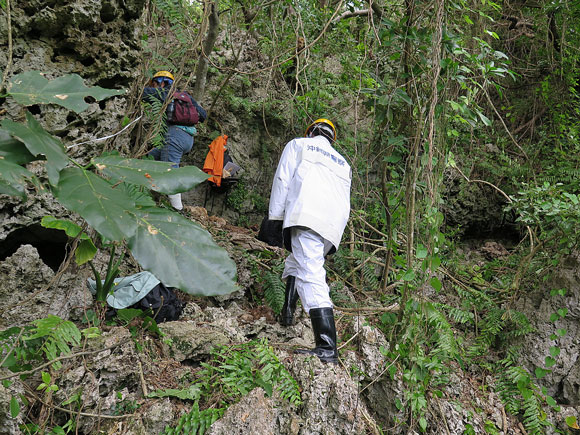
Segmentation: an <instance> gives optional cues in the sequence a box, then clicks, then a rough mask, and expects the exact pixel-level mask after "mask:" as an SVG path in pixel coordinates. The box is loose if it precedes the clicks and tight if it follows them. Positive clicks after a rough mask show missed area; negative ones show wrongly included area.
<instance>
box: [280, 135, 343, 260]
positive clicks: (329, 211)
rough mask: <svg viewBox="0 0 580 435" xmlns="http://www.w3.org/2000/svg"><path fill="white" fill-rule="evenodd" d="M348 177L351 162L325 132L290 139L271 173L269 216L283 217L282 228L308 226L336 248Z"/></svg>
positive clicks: (340, 234) (341, 227)
mask: <svg viewBox="0 0 580 435" xmlns="http://www.w3.org/2000/svg"><path fill="white" fill-rule="evenodd" d="M351 178H352V173H351V169H350V165H349V164H348V163H347V162H346V160H345V158H344V157H342V156H341V155H340V154H339V153H338V152H337V151H336V150H335V149H334V148H333V147H332V146H331V145H330V142H329V141H328V140H327V139H326V138H325V137H324V136H315V137H313V138H297V139H293V140H291V141H290V142H288V143H287V144H286V147H285V148H284V151H283V152H282V157H280V162H279V163H278V169H276V175H274V181H273V183H272V194H271V196H270V210H269V216H268V217H269V219H271V220H283V221H284V223H283V228H289V227H294V226H303V227H307V228H310V229H311V230H313V231H316V232H317V233H318V234H320V235H321V236H322V237H324V238H325V239H326V240H328V241H329V242H331V243H332V244H333V245H334V247H335V248H336V249H338V245H339V244H340V239H341V238H342V233H343V232H344V228H345V227H346V223H347V221H348V215H349V213H350V182H351Z"/></svg>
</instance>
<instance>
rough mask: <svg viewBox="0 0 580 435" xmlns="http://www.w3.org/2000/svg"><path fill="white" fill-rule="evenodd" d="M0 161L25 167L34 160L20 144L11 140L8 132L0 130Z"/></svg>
mask: <svg viewBox="0 0 580 435" xmlns="http://www.w3.org/2000/svg"><path fill="white" fill-rule="evenodd" d="M0 160H6V161H9V162H12V163H16V164H17V165H25V164H26V163H30V162H32V161H33V160H36V158H35V157H34V156H33V155H32V154H31V153H30V151H28V148H26V146H25V145H24V144H23V143H22V142H20V141H19V140H18V139H15V138H13V137H12V135H11V134H10V133H9V132H7V131H5V130H0Z"/></svg>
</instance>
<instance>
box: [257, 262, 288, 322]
mask: <svg viewBox="0 0 580 435" xmlns="http://www.w3.org/2000/svg"><path fill="white" fill-rule="evenodd" d="M263 286H264V299H266V302H267V303H268V305H269V306H270V308H272V310H273V311H274V313H276V314H280V311H282V306H283V305H284V298H285V295H286V285H285V284H284V283H283V282H282V280H281V279H280V275H279V274H277V273H273V272H270V271H267V272H266V273H264V280H263Z"/></svg>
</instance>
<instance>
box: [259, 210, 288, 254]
mask: <svg viewBox="0 0 580 435" xmlns="http://www.w3.org/2000/svg"><path fill="white" fill-rule="evenodd" d="M258 240H261V241H262V242H265V243H267V244H268V245H270V246H277V247H278V248H283V247H284V241H283V235H282V221H272V220H270V219H268V216H266V217H264V219H263V220H262V225H260V231H259V232H258Z"/></svg>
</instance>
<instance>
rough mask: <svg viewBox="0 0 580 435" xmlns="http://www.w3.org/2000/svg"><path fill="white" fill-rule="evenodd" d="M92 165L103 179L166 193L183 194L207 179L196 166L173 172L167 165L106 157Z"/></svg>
mask: <svg viewBox="0 0 580 435" xmlns="http://www.w3.org/2000/svg"><path fill="white" fill-rule="evenodd" d="M93 163H94V164H95V166H96V167H97V169H98V170H99V171H101V172H102V173H103V174H104V175H105V176H107V177H110V178H113V179H115V180H119V181H125V182H127V183H130V184H137V185H140V186H145V187H147V188H148V189H151V190H155V191H156V192H161V193H168V194H173V193H179V192H185V191H187V190H189V189H191V188H193V187H195V186H197V185H198V184H200V183H202V182H204V181H205V180H207V179H208V178H209V175H207V174H206V173H205V172H203V171H202V170H201V169H199V168H198V167H197V166H185V167H183V168H177V169H175V168H172V167H171V165H172V163H170V162H156V161H154V160H139V159H128V158H124V157H120V156H106V157H98V158H95V159H93Z"/></svg>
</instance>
